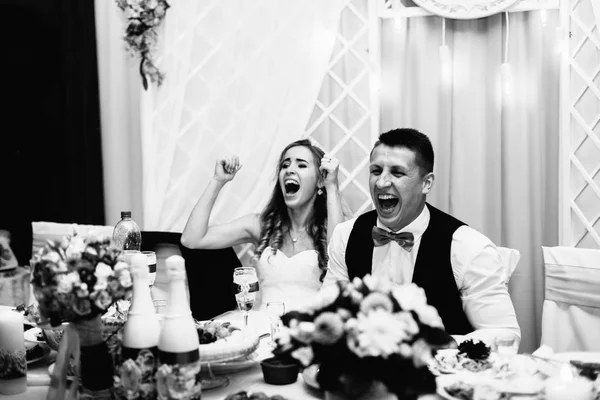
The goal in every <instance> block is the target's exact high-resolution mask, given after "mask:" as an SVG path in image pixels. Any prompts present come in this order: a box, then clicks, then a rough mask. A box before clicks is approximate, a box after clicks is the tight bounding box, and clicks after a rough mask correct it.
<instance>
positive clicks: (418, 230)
mask: <svg viewBox="0 0 600 400" xmlns="http://www.w3.org/2000/svg"><path fill="white" fill-rule="evenodd" d="M429 219H430V213H429V208H428V207H427V204H425V205H424V206H423V210H422V211H421V213H420V214H419V216H418V217H417V218H415V219H414V220H413V222H411V223H410V224H408V225H406V226H405V227H404V228H402V229H400V230H399V231H397V232H394V233H400V232H410V233H412V234H413V235H414V237H415V240H416V239H417V238H420V237H421V236H423V233H425V230H426V229H427V227H428V226H429ZM377 227H378V228H381V229H385V230H386V231H389V232H392V230H391V229H390V228H388V227H387V226H385V225H383V224H382V223H381V221H380V220H379V217H377Z"/></svg>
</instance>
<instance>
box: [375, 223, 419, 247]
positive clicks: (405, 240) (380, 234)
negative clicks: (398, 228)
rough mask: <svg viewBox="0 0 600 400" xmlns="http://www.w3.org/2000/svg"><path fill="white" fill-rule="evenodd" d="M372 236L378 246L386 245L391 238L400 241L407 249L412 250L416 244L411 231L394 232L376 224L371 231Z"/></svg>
mask: <svg viewBox="0 0 600 400" xmlns="http://www.w3.org/2000/svg"><path fill="white" fill-rule="evenodd" d="M371 236H372V237H373V243H374V244H375V246H376V247H379V246H384V245H386V244H388V243H389V242H390V240H393V241H394V242H396V243H398V244H399V245H400V246H402V248H403V249H404V250H406V251H411V250H412V248H413V246H414V245H415V237H414V235H413V234H412V233H410V232H400V233H394V232H389V231H386V230H385V229H381V228H378V227H376V226H374V227H373V230H372V231H371Z"/></svg>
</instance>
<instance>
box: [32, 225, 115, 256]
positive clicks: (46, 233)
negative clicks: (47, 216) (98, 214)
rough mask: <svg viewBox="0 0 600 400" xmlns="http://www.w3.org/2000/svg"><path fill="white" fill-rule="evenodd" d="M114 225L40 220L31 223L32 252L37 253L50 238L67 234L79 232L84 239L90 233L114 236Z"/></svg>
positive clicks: (60, 237) (58, 238)
mask: <svg viewBox="0 0 600 400" xmlns="http://www.w3.org/2000/svg"><path fill="white" fill-rule="evenodd" d="M113 229H114V226H110V225H80V224H67V223H59V222H45V221H38V222H32V223H31V230H32V233H33V240H32V245H31V254H32V255H33V254H36V253H37V252H38V250H39V249H41V248H42V247H44V245H45V244H46V242H47V241H48V240H61V239H62V238H63V237H65V236H72V235H73V234H75V233H77V235H80V236H81V237H83V238H84V239H85V238H87V237H88V236H90V235H94V236H103V237H106V236H108V237H112V233H113Z"/></svg>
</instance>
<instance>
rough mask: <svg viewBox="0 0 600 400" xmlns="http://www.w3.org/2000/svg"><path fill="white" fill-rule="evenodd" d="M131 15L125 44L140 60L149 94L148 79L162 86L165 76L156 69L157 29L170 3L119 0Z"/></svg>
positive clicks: (145, 87) (120, 6)
mask: <svg viewBox="0 0 600 400" xmlns="http://www.w3.org/2000/svg"><path fill="white" fill-rule="evenodd" d="M116 2H117V5H118V6H119V8H120V9H121V10H123V12H125V13H126V15H127V27H126V28H125V36H124V39H125V42H126V43H127V47H128V49H129V50H130V51H131V52H132V54H133V55H134V56H136V57H139V58H140V75H141V76H142V84H143V85H144V90H148V78H150V81H151V82H154V83H156V84H157V85H158V86H160V85H161V84H162V82H163V80H164V78H165V74H164V73H163V72H161V71H160V70H159V69H158V67H157V66H156V61H155V59H154V53H155V51H156V47H157V43H158V32H157V31H156V29H157V28H158V26H160V24H161V23H162V21H163V19H164V18H165V15H166V14H167V9H169V7H170V6H169V3H167V1H166V0H116Z"/></svg>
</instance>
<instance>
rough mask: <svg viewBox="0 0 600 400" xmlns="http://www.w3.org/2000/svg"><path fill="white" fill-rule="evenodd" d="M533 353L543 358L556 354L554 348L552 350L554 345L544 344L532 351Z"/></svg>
mask: <svg viewBox="0 0 600 400" xmlns="http://www.w3.org/2000/svg"><path fill="white" fill-rule="evenodd" d="M531 355H532V356H536V357H541V358H552V356H553V355H554V350H552V347H550V346H548V345H545V344H543V345H541V346H540V347H539V348H538V349H537V350H536V351H534V352H533V353H531Z"/></svg>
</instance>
